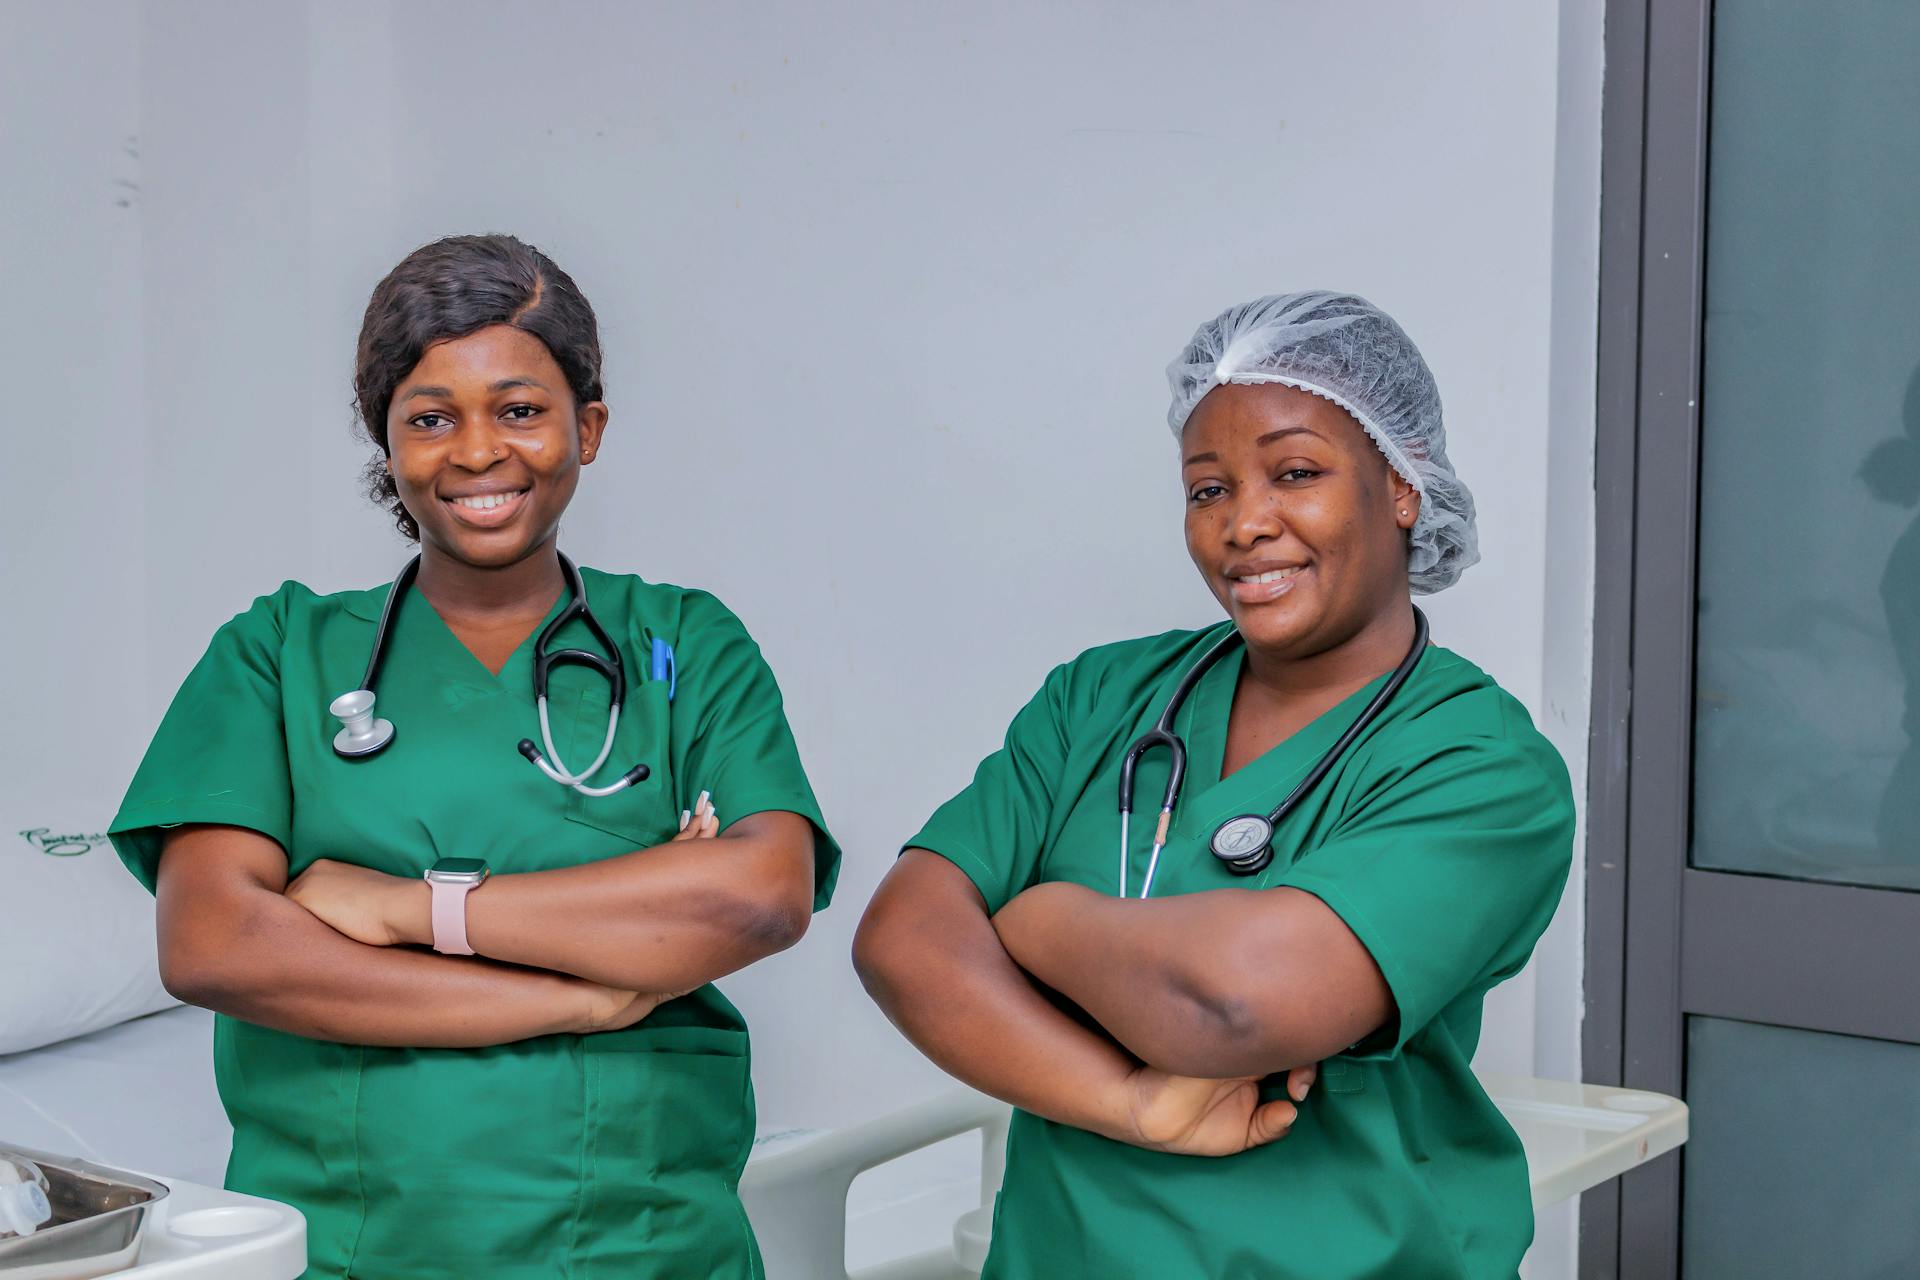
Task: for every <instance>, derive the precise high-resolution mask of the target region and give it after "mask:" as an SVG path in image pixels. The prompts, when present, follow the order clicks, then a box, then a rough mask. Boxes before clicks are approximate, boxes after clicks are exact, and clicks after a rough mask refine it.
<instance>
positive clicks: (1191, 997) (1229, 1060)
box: [1154, 977, 1298, 1080]
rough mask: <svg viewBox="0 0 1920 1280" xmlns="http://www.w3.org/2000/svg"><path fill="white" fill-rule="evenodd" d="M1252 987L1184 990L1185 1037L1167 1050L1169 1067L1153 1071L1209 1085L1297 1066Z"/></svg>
mask: <svg viewBox="0 0 1920 1280" xmlns="http://www.w3.org/2000/svg"><path fill="white" fill-rule="evenodd" d="M1255 986H1256V984H1255V983H1253V982H1248V981H1246V980H1242V979H1238V978H1232V977H1229V978H1227V979H1225V980H1215V981H1201V982H1196V983H1193V984H1190V985H1189V986H1188V989H1187V990H1186V991H1185V992H1184V993H1183V994H1184V995H1185V996H1186V999H1187V1008H1188V1014H1189V1018H1188V1027H1187V1032H1186V1034H1184V1035H1182V1036H1181V1037H1179V1040H1178V1043H1177V1045H1175V1046H1173V1047H1172V1048H1170V1051H1169V1053H1168V1057H1169V1061H1167V1062H1164V1063H1161V1062H1156V1063H1155V1064H1154V1065H1155V1066H1158V1067H1162V1068H1163V1069H1165V1070H1168V1071H1173V1072H1176V1073H1177V1074H1180V1075H1191V1076H1200V1077H1204V1078H1207V1079H1215V1080H1224V1079H1229V1078H1235V1077H1240V1076H1264V1075H1267V1074H1270V1073H1272V1072H1275V1071H1282V1070H1285V1069H1286V1068H1288V1067H1291V1066H1296V1065H1298V1063H1296V1062H1294V1061H1292V1057H1293V1055H1292V1054H1291V1053H1290V1051H1289V1049H1288V1046H1287V1044H1286V1039H1287V1037H1286V1036H1285V1034H1284V1028H1283V1027H1281V1026H1280V1025H1279V1023H1280V1019H1278V1018H1276V1017H1275V1014H1274V1010H1273V1009H1272V1008H1271V1001H1270V1000H1268V999H1267V998H1266V996H1265V994H1264V993H1262V992H1260V991H1258V990H1256V989H1255Z"/></svg>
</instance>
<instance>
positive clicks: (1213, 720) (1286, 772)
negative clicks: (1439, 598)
mask: <svg viewBox="0 0 1920 1280" xmlns="http://www.w3.org/2000/svg"><path fill="white" fill-rule="evenodd" d="M1432 651H1433V646H1432V645H1428V646H1427V650H1426V652H1424V653H1422V654H1421V655H1420V657H1421V661H1420V664H1419V665H1418V666H1416V667H1415V668H1414V673H1415V674H1416V675H1417V674H1418V673H1419V670H1420V667H1422V666H1424V665H1425V664H1426V658H1427V655H1428V654H1429V653H1431V652H1432ZM1246 652H1247V648H1246V646H1245V645H1244V644H1243V645H1240V646H1239V647H1238V648H1237V649H1235V651H1234V652H1233V653H1231V654H1229V655H1227V656H1226V657H1225V658H1222V659H1221V660H1220V662H1219V663H1218V665H1216V666H1215V667H1214V669H1213V670H1212V671H1209V672H1207V674H1206V675H1204V676H1202V677H1201V678H1200V684H1199V687H1198V688H1196V689H1195V690H1194V691H1193V696H1192V697H1191V698H1189V699H1188V700H1187V706H1186V707H1185V708H1183V709H1182V710H1183V712H1184V714H1185V715H1186V717H1187V727H1186V728H1185V729H1184V730H1182V733H1181V736H1182V737H1184V738H1186V740H1187V743H1188V752H1187V756H1188V763H1187V768H1188V777H1189V780H1190V781H1191V782H1193V783H1197V784H1199V785H1198V786H1197V788H1196V789H1195V790H1194V791H1193V792H1191V793H1190V795H1189V796H1183V797H1182V798H1181V801H1180V807H1179V809H1178V810H1177V811H1176V814H1175V818H1174V824H1173V833H1174V834H1177V835H1179V836H1182V837H1194V836H1198V835H1199V834H1201V832H1202V831H1203V830H1204V831H1205V833H1206V834H1208V835H1211V834H1212V831H1213V828H1214V827H1215V826H1216V825H1218V824H1219V822H1220V821H1221V819H1222V818H1223V817H1226V816H1230V815H1232V814H1236V813H1267V812H1269V811H1270V810H1271V809H1272V808H1273V807H1274V806H1275V805H1276V804H1279V803H1280V801H1281V800H1283V799H1285V798H1286V796H1287V793H1288V792H1291V791H1292V790H1293V788H1294V787H1295V786H1296V785H1298V784H1299V782H1300V779H1302V778H1304V777H1306V776H1307V773H1308V772H1309V771H1310V770H1311V769H1312V768H1313V766H1314V765H1315V764H1316V763H1318V762H1319V760H1320V757H1321V756H1322V755H1325V754H1326V751H1327V748H1329V747H1331V746H1332V745H1333V744H1334V742H1335V741H1336V740H1338V739H1339V737H1340V735H1341V734H1342V733H1345V732H1346V729H1347V726H1348V725H1349V724H1351V723H1353V718H1354V717H1355V716H1357V715H1359V714H1360V711H1361V709H1362V708H1364V707H1365V706H1366V705H1367V703H1368V702H1369V701H1370V700H1371V699H1372V698H1373V695H1374V694H1375V693H1377V692H1379V690H1380V688H1381V686H1382V685H1384V684H1386V682H1387V681H1388V679H1390V678H1391V677H1392V675H1393V672H1391V671H1383V672H1381V673H1380V674H1379V675H1378V676H1375V677H1374V678H1373V679H1372V680H1369V681H1368V682H1367V683H1366V684H1364V685H1362V686H1361V687H1360V688H1358V689H1356V690H1354V691H1353V692H1352V693H1350V694H1348V695H1347V696H1346V697H1345V698H1342V699H1341V700H1340V701H1339V702H1337V703H1335V704H1334V705H1333V706H1331V707H1329V708H1327V709H1326V710H1325V711H1323V712H1321V713H1320V714H1319V715H1318V716H1315V717H1314V718H1313V719H1312V720H1310V721H1308V722H1307V723H1306V724H1304V725H1302V726H1301V727H1300V728H1299V729H1296V730H1295V731H1294V732H1293V733H1291V734H1289V735H1288V736H1287V737H1285V738H1282V739H1281V740H1280V741H1279V742H1276V743H1274V744H1273V745H1272V746H1271V747H1269V748H1267V749H1266V750H1265V751H1263V752H1261V753H1260V754H1259V755H1257V756H1255V757H1254V758H1253V759H1251V760H1249V761H1247V762H1246V763H1245V764H1243V765H1241V766H1240V767H1239V768H1238V769H1236V770H1234V772H1233V773H1232V775H1231V776H1228V777H1222V776H1221V774H1222V772H1223V771H1224V770H1225V768H1226V762H1227V721H1228V719H1229V717H1230V716H1231V715H1232V714H1233V695H1234V693H1235V692H1236V691H1237V690H1238V689H1239V687H1240V673H1241V671H1242V670H1243V668H1244V665H1245V658H1246ZM1403 692H1404V691H1403ZM1396 701H1397V699H1396ZM1358 746H1359V744H1358V743H1356V744H1354V746H1353V747H1349V748H1348V751H1352V750H1354V749H1356V748H1357V747H1358Z"/></svg>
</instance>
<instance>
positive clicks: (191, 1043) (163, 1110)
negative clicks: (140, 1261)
mask: <svg viewBox="0 0 1920 1280" xmlns="http://www.w3.org/2000/svg"><path fill="white" fill-rule="evenodd" d="M232 1139H233V1129H232V1127H231V1126H230V1125H228V1123H227V1113H226V1112H225V1111H224V1110H222V1109H221V1107H220V1096H219V1094H218V1093H217V1092H216V1091H215V1089H214V1085H213V1015H212V1014H211V1013H208V1012H207V1011H206V1010H205V1009H195V1008H192V1007H189V1006H181V1007H179V1008H174V1009H168V1010H165V1011H164V1012H161V1013H155V1014H149V1015H148V1016H146V1017H144V1018H135V1019H134V1020H133V1021H131V1022H122V1023H120V1024H119V1025H118V1026H113V1027H108V1028H106V1029H105V1030H103V1031H95V1032H93V1033H91V1034H89V1035H84V1036H79V1037H76V1038H75V1039H72V1040H62V1041H60V1042H59V1043H57V1044H50V1045H47V1046H45V1047H44V1048H39V1049H31V1050H28V1051H27V1052H25V1053H14V1054H8V1055H5V1056H0V1141H6V1142H11V1143H17V1144H18V1145H20V1146H23V1147H34V1148H37V1149H39V1150H41V1151H52V1152H58V1153H60V1154H62V1155H78V1156H84V1157H86V1158H87V1159H89V1160H97V1161H99V1162H100V1163H102V1164H110V1165H116V1166H118V1167H120V1168H123V1169H138V1170H141V1171H143V1172H147V1173H155V1174H164V1175H167V1176H171V1177H176V1178H184V1179H186V1180H187V1181H190V1182H198V1183H202V1184H204V1185H206V1186H210V1187H217V1186H219V1185H220V1184H221V1183H222V1182H223V1181H224V1180H225V1177H226V1169H227V1148H228V1146H229V1145H230V1144H231V1142H232Z"/></svg>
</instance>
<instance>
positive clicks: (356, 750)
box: [327, 689, 393, 756]
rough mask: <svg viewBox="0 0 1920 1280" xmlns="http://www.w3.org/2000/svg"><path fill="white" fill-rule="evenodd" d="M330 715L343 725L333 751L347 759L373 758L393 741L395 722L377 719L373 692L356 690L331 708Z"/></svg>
mask: <svg viewBox="0 0 1920 1280" xmlns="http://www.w3.org/2000/svg"><path fill="white" fill-rule="evenodd" d="M327 714H328V715H331V716H334V717H335V718H337V719H338V720H339V721H340V732H338V733H336V734H334V735H333V749H334V750H335V751H338V752H339V753H340V754H341V755H343V756H370V755H372V754H373V753H374V752H376V751H378V750H379V749H380V748H382V747H384V746H386V745H387V744H388V743H389V742H392V741H393V721H391V720H376V719H374V718H373V690H371V689H355V690H354V691H353V692H352V693H343V694H341V695H340V696H339V697H337V698H335V699H334V700H333V701H332V702H330V703H328V704H327Z"/></svg>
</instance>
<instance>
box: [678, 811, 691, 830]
mask: <svg viewBox="0 0 1920 1280" xmlns="http://www.w3.org/2000/svg"><path fill="white" fill-rule="evenodd" d="M691 821H693V815H692V814H691V813H688V812H687V811H686V810H685V809H682V810H681V811H680V829H681V830H682V831H685V830H686V829H687V824H688V823H689V822H691Z"/></svg>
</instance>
